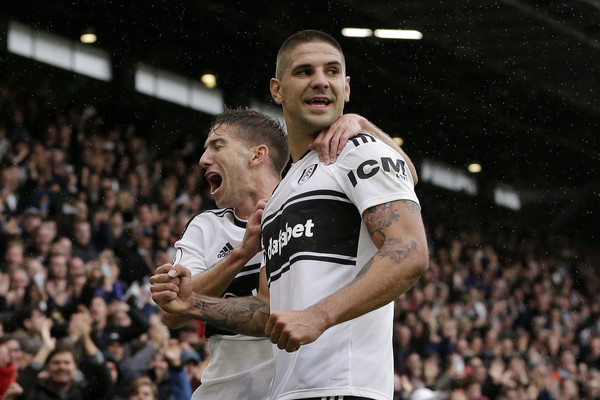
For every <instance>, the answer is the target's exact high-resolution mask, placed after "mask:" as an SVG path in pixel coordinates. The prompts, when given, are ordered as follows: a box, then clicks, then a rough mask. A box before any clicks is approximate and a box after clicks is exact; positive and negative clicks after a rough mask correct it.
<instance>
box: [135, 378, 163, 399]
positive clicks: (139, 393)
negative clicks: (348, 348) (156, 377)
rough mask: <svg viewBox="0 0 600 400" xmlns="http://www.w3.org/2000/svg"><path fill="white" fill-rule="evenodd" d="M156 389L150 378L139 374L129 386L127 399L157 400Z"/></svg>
mask: <svg viewBox="0 0 600 400" xmlns="http://www.w3.org/2000/svg"><path fill="white" fill-rule="evenodd" d="M157 395H158V389H157V388H156V384H155V383H154V382H152V379H150V378H148V377H147V376H141V377H139V378H137V379H136V380H134V381H133V382H132V383H131V385H130V387H129V400H157V397H156V396H157Z"/></svg>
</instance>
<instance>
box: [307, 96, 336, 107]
mask: <svg viewBox="0 0 600 400" xmlns="http://www.w3.org/2000/svg"><path fill="white" fill-rule="evenodd" d="M306 104H308V105H310V106H313V107H327V106H328V105H329V104H331V100H329V99H328V98H326V97H315V98H312V99H309V100H307V101H306Z"/></svg>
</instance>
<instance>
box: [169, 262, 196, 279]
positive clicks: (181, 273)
mask: <svg viewBox="0 0 600 400" xmlns="http://www.w3.org/2000/svg"><path fill="white" fill-rule="evenodd" d="M169 276H170V277H171V278H175V277H180V278H181V279H183V278H188V279H191V277H192V274H191V272H190V270H189V269H187V268H186V267H184V266H183V265H181V264H177V265H174V266H173V269H171V270H170V271H169Z"/></svg>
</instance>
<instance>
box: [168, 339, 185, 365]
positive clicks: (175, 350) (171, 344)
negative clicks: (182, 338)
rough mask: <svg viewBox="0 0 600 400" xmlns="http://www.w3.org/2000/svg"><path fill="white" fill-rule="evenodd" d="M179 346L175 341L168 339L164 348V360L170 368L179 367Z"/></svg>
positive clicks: (177, 341)
mask: <svg viewBox="0 0 600 400" xmlns="http://www.w3.org/2000/svg"><path fill="white" fill-rule="evenodd" d="M181 352H182V349H181V345H180V344H179V340H177V339H169V340H168V341H167V343H166V345H165V347H164V354H165V358H166V359H167V361H168V362H169V364H171V366H172V367H175V368H177V367H179V366H180V365H181Z"/></svg>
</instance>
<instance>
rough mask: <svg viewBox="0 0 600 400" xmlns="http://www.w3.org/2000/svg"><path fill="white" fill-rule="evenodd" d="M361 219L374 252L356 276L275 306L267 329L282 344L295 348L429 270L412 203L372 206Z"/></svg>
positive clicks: (392, 295) (385, 299)
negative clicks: (303, 300)
mask: <svg viewBox="0 0 600 400" xmlns="http://www.w3.org/2000/svg"><path fill="white" fill-rule="evenodd" d="M363 220H364V222H365V224H366V226H367V229H368V231H369V234H370V236H371V239H372V240H373V243H375V245H376V246H377V248H378V251H377V253H376V254H375V255H374V256H373V258H372V259H371V260H370V261H369V262H368V263H367V264H366V265H365V266H364V268H363V269H362V271H361V272H360V273H359V274H358V276H357V277H356V278H355V279H354V281H352V282H351V283H350V284H348V285H347V286H345V287H344V288H342V289H340V290H339V291H337V292H335V293H333V294H332V295H330V296H329V297H326V298H325V299H323V300H321V301H320V302H318V303H317V304H315V305H313V306H312V307H309V308H307V309H306V310H303V311H293V310H286V311H277V312H273V313H272V314H271V316H270V317H269V320H268V322H267V326H266V333H267V335H268V336H270V338H271V342H273V343H275V344H277V346H278V347H279V348H280V349H285V350H286V351H288V352H289V351H296V350H298V348H299V347H300V346H301V345H303V344H307V343H311V342H313V341H315V340H316V339H317V338H318V337H319V336H320V335H321V334H322V333H323V332H324V331H325V330H326V329H328V328H330V327H332V326H334V325H337V324H339V323H342V322H345V321H348V320H351V319H353V318H356V317H359V316H361V315H363V314H366V313H367V312H370V311H373V310H375V309H377V308H379V307H382V306H384V305H386V304H388V303H390V302H392V301H393V300H394V299H396V298H397V297H398V296H399V295H401V294H402V293H404V292H405V291H407V290H408V289H409V288H410V287H411V286H412V285H413V284H414V283H415V282H416V281H417V280H418V279H419V278H420V277H421V275H422V274H423V273H424V272H425V271H426V270H427V268H428V263H429V256H428V251H427V241H426V238H425V229H424V227H423V222H422V221H421V213H420V208H419V206H418V205H417V204H416V203H414V202H412V201H408V200H399V201H393V202H390V203H386V204H381V205H378V206H375V207H371V208H370V209H368V210H366V211H365V212H364V213H363Z"/></svg>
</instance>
